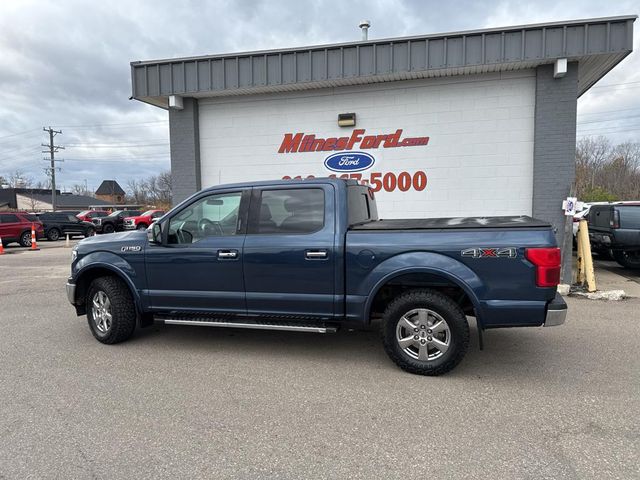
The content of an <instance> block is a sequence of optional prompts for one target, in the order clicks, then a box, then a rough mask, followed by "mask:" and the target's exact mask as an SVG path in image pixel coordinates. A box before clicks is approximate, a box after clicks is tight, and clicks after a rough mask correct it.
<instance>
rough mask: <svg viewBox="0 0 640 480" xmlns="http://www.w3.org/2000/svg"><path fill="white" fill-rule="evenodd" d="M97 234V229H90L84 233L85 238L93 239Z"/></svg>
mask: <svg viewBox="0 0 640 480" xmlns="http://www.w3.org/2000/svg"><path fill="white" fill-rule="evenodd" d="M95 234H96V229H95V228H88V229H87V230H86V231H85V232H84V238H88V237H93V236H94V235H95Z"/></svg>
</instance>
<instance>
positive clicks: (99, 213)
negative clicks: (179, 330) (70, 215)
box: [76, 210, 109, 222]
mask: <svg viewBox="0 0 640 480" xmlns="http://www.w3.org/2000/svg"><path fill="white" fill-rule="evenodd" d="M108 216H109V212H107V211H106V210H84V211H82V212H80V213H79V214H77V215H76V217H78V218H79V219H80V220H82V221H83V222H90V221H92V220H93V219H94V218H101V217H108Z"/></svg>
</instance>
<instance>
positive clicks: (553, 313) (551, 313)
mask: <svg viewBox="0 0 640 480" xmlns="http://www.w3.org/2000/svg"><path fill="white" fill-rule="evenodd" d="M566 319H567V309H566V308H563V309H560V310H551V309H549V310H547V318H546V319H545V321H544V326H545V327H557V326H558V325H562V324H563V323H564V321H565V320H566Z"/></svg>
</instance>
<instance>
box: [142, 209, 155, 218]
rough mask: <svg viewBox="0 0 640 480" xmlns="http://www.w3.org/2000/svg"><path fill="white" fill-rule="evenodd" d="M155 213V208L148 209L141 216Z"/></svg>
mask: <svg viewBox="0 0 640 480" xmlns="http://www.w3.org/2000/svg"><path fill="white" fill-rule="evenodd" d="M154 213H155V210H147V211H146V212H144V213H143V214H142V215H140V216H141V217H150V216H151V215H153V214H154Z"/></svg>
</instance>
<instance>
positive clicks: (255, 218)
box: [66, 179, 567, 375]
mask: <svg viewBox="0 0 640 480" xmlns="http://www.w3.org/2000/svg"><path fill="white" fill-rule="evenodd" d="M559 278H560V250H559V249H558V248H557V246H556V240H555V237H554V235H553V232H552V229H551V226H550V225H549V224H547V223H545V222H542V221H540V220H535V219H532V218H530V217H485V218H440V219H409V220H379V219H378V214H377V207H376V200H375V198H374V193H373V190H371V189H370V188H368V187H366V186H363V185H359V184H358V183H357V182H355V181H354V180H337V179H313V180H300V181H296V180H294V181H273V182H257V183H245V184H235V185H220V186H216V187H213V188H209V189H206V190H203V191H200V192H198V193H197V194H195V195H193V196H192V197H190V198H189V199H187V200H185V201H184V202H182V203H181V204H179V205H177V206H176V207H174V208H173V209H172V210H171V211H169V212H168V213H167V214H165V215H164V216H163V217H162V218H161V219H160V221H158V222H156V223H154V224H152V226H151V228H149V229H148V230H147V231H146V232H141V231H132V232H125V233H121V234H117V235H107V236H101V237H91V238H89V239H85V240H82V241H81V242H80V243H79V244H78V245H77V246H76V247H74V250H73V254H72V264H71V276H70V277H69V279H68V281H67V287H66V288H67V296H68V299H69V301H70V302H71V304H73V305H74V306H75V309H76V313H77V314H78V315H84V314H86V315H87V320H88V324H89V328H90V329H91V332H92V334H93V335H94V336H95V338H96V339H97V340H98V341H100V342H102V343H107V344H112V343H117V342H121V341H124V340H126V339H128V338H129V337H130V336H131V335H132V334H133V332H134V330H135V328H136V326H137V325H140V326H148V325H151V324H153V323H154V322H160V323H165V324H176V325H199V326H212V327H235V328H254V329H274V330H292V331H300V332H318V333H327V332H334V331H335V330H336V329H338V328H341V327H342V328H363V327H369V326H371V325H372V324H374V325H375V324H379V325H380V331H381V333H382V343H383V345H384V348H385V350H386V352H387V354H388V355H389V357H390V358H391V359H392V360H393V361H394V362H395V363H396V364H397V365H398V366H400V367H401V368H402V369H404V370H406V371H408V372H412V373H417V374H423V375H439V374H442V373H445V372H447V371H449V370H451V369H452V368H454V367H455V366H456V365H457V364H458V363H459V362H460V361H461V360H462V358H463V357H464V355H465V353H466V351H467V348H468V345H469V325H468V321H467V316H474V317H475V318H476V322H477V325H478V332H479V333H480V334H481V332H482V330H483V329H489V328H502V327H539V326H543V325H545V326H552V325H560V324H562V323H563V322H564V320H565V316H566V312H567V307H566V304H565V302H564V300H563V299H562V297H560V296H559V295H558V294H557V293H556V286H557V284H558V282H559Z"/></svg>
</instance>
